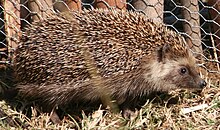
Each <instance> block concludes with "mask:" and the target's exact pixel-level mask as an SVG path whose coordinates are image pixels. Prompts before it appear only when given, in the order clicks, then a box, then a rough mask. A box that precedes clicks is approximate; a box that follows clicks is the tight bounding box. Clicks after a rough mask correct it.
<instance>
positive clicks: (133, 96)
mask: <svg viewBox="0 0 220 130" xmlns="http://www.w3.org/2000/svg"><path fill="white" fill-rule="evenodd" d="M13 65H14V70H15V72H16V79H17V86H16V88H17V90H18V95H19V96H20V98H22V99H25V100H28V101H34V102H37V103H38V104H40V106H41V107H43V108H45V109H50V110H51V109H52V108H55V107H61V108H65V107H67V106H68V105H71V104H78V103H84V104H87V103H89V104H92V103H97V102H98V103H100V100H101V98H102V96H103V93H104V94H105V95H108V96H109V98H110V99H111V101H115V102H116V103H117V104H118V106H119V107H120V108H121V109H129V108H130V107H131V106H134V104H136V102H137V101H138V100H141V99H142V98H144V97H146V96H147V95H149V94H151V93H153V92H170V91H172V90H176V89H202V88H203V87H205V86H206V82H205V80H203V79H202V78H201V77H200V76H199V73H198V70H197V68H196V59H195V57H194V56H193V53H192V52H191V51H190V49H189V48H188V46H187V44H186V42H185V40H184V38H183V37H182V36H181V35H180V34H178V33H176V32H174V31H172V30H170V29H168V28H167V27H166V26H165V25H164V24H162V23H155V22H153V21H152V20H150V19H148V18H147V17H146V16H145V15H143V14H141V13H137V12H129V11H123V10H117V9H111V10H106V9H94V10H83V11H81V12H68V13H67V12H65V13H64V14H54V15H51V16H50V17H49V18H47V19H44V20H41V21H38V22H34V23H32V25H30V26H29V27H28V28H27V29H26V30H25V32H24V33H23V34H22V38H21V40H20V42H19V45H18V47H17V48H16V51H15V58H14V61H13ZM98 86H99V87H98ZM100 88H101V89H100ZM100 90H102V91H100Z"/></svg>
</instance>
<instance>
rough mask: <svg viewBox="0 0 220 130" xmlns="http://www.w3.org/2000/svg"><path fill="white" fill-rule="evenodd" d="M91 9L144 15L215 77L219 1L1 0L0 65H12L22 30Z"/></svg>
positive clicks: (219, 35)
mask: <svg viewBox="0 0 220 130" xmlns="http://www.w3.org/2000/svg"><path fill="white" fill-rule="evenodd" d="M93 8H119V9H123V10H132V11H138V12H141V13H144V14H145V15H146V17H148V18H151V19H153V20H156V21H159V22H164V23H165V24H166V25H167V26H168V27H169V28H172V29H173V30H175V31H176V32H178V33H180V34H181V35H183V36H184V37H185V38H186V41H187V43H188V44H189V46H190V47H191V49H192V51H193V52H194V53H195V54H196V56H198V57H200V58H198V59H202V60H201V61H202V62H199V65H200V66H201V67H202V68H204V69H205V70H206V71H207V72H209V73H216V74H219V60H220V45H219V43H220V13H219V10H220V1H219V0H199V1H198V0H164V1H163V0H127V1H126V0H82V1H80V0H2V1H1V2H0V64H12V62H11V61H13V52H14V49H15V48H16V46H17V44H18V41H19V38H20V36H21V33H22V30H23V29H24V28H25V26H27V25H29V24H31V23H32V22H33V21H37V20H40V19H44V18H47V17H48V16H49V14H51V13H59V12H64V11H68V10H77V11H81V10H82V9H93Z"/></svg>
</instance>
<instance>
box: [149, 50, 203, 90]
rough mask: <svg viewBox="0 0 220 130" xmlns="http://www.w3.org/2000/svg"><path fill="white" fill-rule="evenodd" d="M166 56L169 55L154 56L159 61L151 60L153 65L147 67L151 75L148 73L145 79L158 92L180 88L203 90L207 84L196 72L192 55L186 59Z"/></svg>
mask: <svg viewBox="0 0 220 130" xmlns="http://www.w3.org/2000/svg"><path fill="white" fill-rule="evenodd" d="M166 53H168V52H166ZM187 53H189V52H187ZM164 55H167V54H163V53H160V54H159V55H158V54H157V55H154V56H155V57H154V59H155V58H157V59H159V60H151V61H150V62H151V64H148V65H147V69H148V70H147V71H148V72H150V73H148V72H147V73H146V74H145V78H146V79H147V80H148V81H150V82H152V84H154V89H155V90H156V91H170V90H173V89H179V88H193V89H201V88H203V87H205V86H206V82H205V81H204V80H203V79H202V78H201V77H200V76H199V73H198V71H197V70H196V63H195V58H194V57H193V56H192V55H191V53H189V54H188V55H187V56H186V57H182V56H179V57H178V56H175V58H173V57H171V56H164ZM169 55H170V54H169Z"/></svg>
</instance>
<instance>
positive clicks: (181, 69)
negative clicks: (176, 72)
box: [180, 67, 188, 74]
mask: <svg viewBox="0 0 220 130" xmlns="http://www.w3.org/2000/svg"><path fill="white" fill-rule="evenodd" d="M187 71H188V70H187V68H186V67H182V68H180V74H186V73H187Z"/></svg>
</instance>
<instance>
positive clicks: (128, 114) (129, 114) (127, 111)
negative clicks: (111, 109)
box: [122, 109, 138, 120]
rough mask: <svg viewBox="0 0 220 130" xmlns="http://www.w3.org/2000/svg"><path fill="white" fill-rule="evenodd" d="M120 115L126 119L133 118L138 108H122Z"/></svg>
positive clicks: (136, 114)
mask: <svg viewBox="0 0 220 130" xmlns="http://www.w3.org/2000/svg"><path fill="white" fill-rule="evenodd" d="M122 116H123V117H124V118H125V119H126V120H133V119H135V118H136V117H137V116H138V110H137V109H135V110H131V109H123V110H122Z"/></svg>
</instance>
